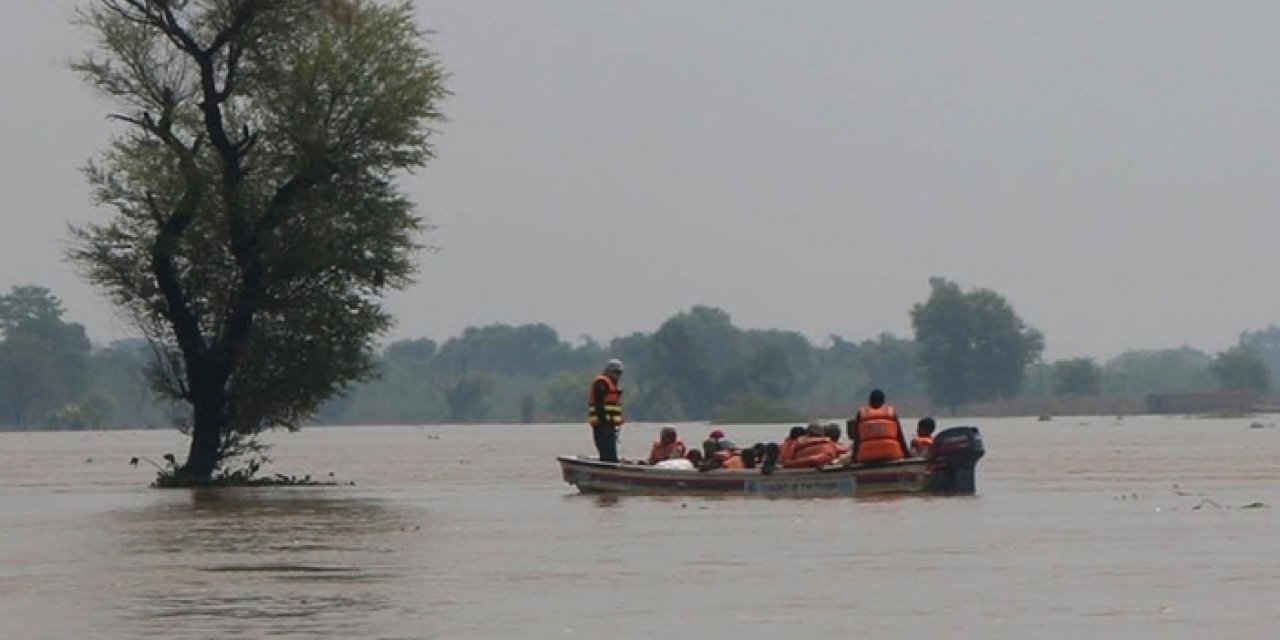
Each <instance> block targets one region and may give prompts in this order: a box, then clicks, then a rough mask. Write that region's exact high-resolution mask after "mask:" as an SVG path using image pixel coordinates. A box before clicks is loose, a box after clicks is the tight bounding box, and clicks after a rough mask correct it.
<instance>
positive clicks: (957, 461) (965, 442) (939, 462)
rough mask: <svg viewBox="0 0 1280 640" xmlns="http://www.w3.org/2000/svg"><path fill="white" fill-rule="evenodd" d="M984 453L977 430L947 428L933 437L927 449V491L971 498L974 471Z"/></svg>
mask: <svg viewBox="0 0 1280 640" xmlns="http://www.w3.org/2000/svg"><path fill="white" fill-rule="evenodd" d="M984 453H986V449H984V448H983V446H982V434H980V433H978V428H977V427H950V428H948V429H943V430H942V432H941V433H939V434H938V435H936V436H934V438H933V448H931V449H930V450H929V466H930V468H931V469H932V473H930V475H929V490H930V491H931V492H933V493H953V494H957V493H958V494H964V495H973V494H974V493H975V492H976V491H977V489H978V484H977V481H976V479H975V478H974V468H975V467H977V466H978V460H979V459H980V458H982V455H983V454H984Z"/></svg>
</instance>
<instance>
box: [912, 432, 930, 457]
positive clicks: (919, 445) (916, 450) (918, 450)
mask: <svg viewBox="0 0 1280 640" xmlns="http://www.w3.org/2000/svg"><path fill="white" fill-rule="evenodd" d="M932 448H933V436H916V437H914V438H912V439H911V455H913V456H915V457H917V458H928V457H929V450H930V449H932Z"/></svg>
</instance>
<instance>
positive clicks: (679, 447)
mask: <svg viewBox="0 0 1280 640" xmlns="http://www.w3.org/2000/svg"><path fill="white" fill-rule="evenodd" d="M684 454H685V448H684V441H683V440H681V439H679V438H676V441H675V442H672V443H671V444H663V443H662V441H661V440H656V441H654V443H653V447H651V448H650V449H649V464H654V463H657V462H659V461H662V460H672V459H675V458H683V457H684Z"/></svg>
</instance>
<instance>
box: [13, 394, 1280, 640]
mask: <svg viewBox="0 0 1280 640" xmlns="http://www.w3.org/2000/svg"><path fill="white" fill-rule="evenodd" d="M941 422H942V424H943V426H945V425H950V424H959V423H961V422H964V423H970V424H977V425H978V426H979V427H981V428H982V432H983V436H984V439H985V441H986V446H987V457H986V458H985V459H984V460H983V461H982V463H981V464H980V465H979V468H978V480H979V495H978V496H976V497H973V498H922V497H901V498H891V499H877V500H862V501H859V500H852V499H847V498H846V499H823V500H802V499H777V500H767V499H758V498H661V497H623V498H612V499H611V498H602V497H593V496H582V495H578V494H576V493H575V492H574V490H573V488H572V487H570V486H568V485H566V484H564V483H563V482H562V480H561V479H560V475H559V470H558V468H557V466H556V463H555V460H554V456H555V455H556V454H560V453H587V452H589V451H590V450H591V443H590V435H589V432H588V430H587V428H586V427H585V426H581V425H546V426H466V427H462V426H451V427H376V428H374V427H360V428H346V427H342V428H338V427H328V428H310V429H306V430H303V431H302V432H300V433H296V434H279V435H275V436H272V438H271V441H272V442H274V443H275V447H274V449H273V450H272V451H271V455H272V457H273V458H275V460H276V463H275V464H273V465H271V466H270V467H268V469H267V470H268V471H269V472H272V473H275V472H279V473H285V474H290V475H303V474H311V475H313V476H315V477H320V478H324V479H332V480H334V481H336V482H340V483H342V484H340V485H337V486H326V487H292V488H283V487H282V488H257V489H236V490H219V491H190V490H158V489H150V488H148V487H147V484H148V482H149V481H150V480H151V478H152V476H153V474H152V471H153V469H151V468H150V467H148V466H147V465H146V464H145V463H143V465H141V466H139V467H137V468H134V467H130V466H129V465H128V460H129V458H130V457H132V456H135V455H145V456H147V457H149V458H152V459H154V460H157V461H159V460H160V456H161V455H163V454H164V453H165V452H170V451H171V452H173V453H176V454H179V455H180V456H181V454H183V453H184V452H185V446H186V440H185V439H184V438H183V437H182V436H181V435H180V434H177V433H176V432H169V431H123V432H91V433H5V434H0V508H2V509H3V510H2V511H0V638H5V639H27V638H51V639H52V638H58V639H61V638H94V639H117V638H121V639H123V638H142V637H147V638H215V637H237V638H387V639H392V638H395V639H400V638H522V639H538V638H610V639H621V638H665V637H668V636H672V635H674V634H680V635H695V636H696V637H707V638H728V637H735V638H777V637H796V636H806V637H811V638H817V637H828V636H831V635H834V634H840V635H841V636H842V637H858V638H919V637H933V638H1039V639H1045V638H1063V639H1066V638H1070V639H1078V638H1096V639H1102V638H1130V639H1136V638H1151V639H1160V640H1169V639H1174V638H1207V637H1216V638H1267V637H1273V634H1274V633H1275V630H1276V629H1277V628H1280V607H1277V606H1276V604H1275V603H1276V602H1277V600H1278V599H1280V572H1278V571H1277V570H1276V561H1275V556H1273V555H1272V554H1273V553H1275V550H1276V535H1277V533H1278V532H1280V511H1278V509H1280V491H1278V490H1280V481H1278V479H1277V460H1280V428H1276V426H1275V425H1277V424H1280V416H1252V417H1247V418H1237V419H1218V420H1200V419H1189V418H1164V417H1146V416H1141V417H1125V418H1123V419H1117V418H1116V417H1114V416H1109V417H1092V418H1058V419H1055V420H1053V421H1050V422H1037V421H1036V420H1034V419H1000V420H981V421H945V420H944V421H941ZM707 430H708V429H707V426H706V425H681V432H682V435H684V437H685V438H686V440H687V441H697V440H700V439H701V438H702V437H703V436H704V435H705V433H706V431H707ZM726 431H728V433H729V436H730V437H731V438H734V439H735V440H737V441H738V442H752V441H755V440H764V439H777V438H779V437H781V436H782V435H783V434H785V431H786V426H785V425H782V426H751V427H736V426H729V427H727V428H726ZM656 432H657V425H631V426H628V427H627V429H626V433H625V434H624V437H623V442H622V451H623V454H624V455H631V456H640V455H642V454H643V453H645V452H646V451H647V449H648V443H649V442H650V441H651V440H652V439H653V437H654V436H655V435H656ZM329 474H332V476H330V475H329ZM351 483H354V484H351ZM1258 503H1261V504H1258Z"/></svg>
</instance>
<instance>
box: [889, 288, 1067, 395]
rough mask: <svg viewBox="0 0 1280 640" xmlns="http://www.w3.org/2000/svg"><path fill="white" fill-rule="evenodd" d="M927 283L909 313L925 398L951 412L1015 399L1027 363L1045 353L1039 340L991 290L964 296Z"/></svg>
mask: <svg viewBox="0 0 1280 640" xmlns="http://www.w3.org/2000/svg"><path fill="white" fill-rule="evenodd" d="M929 284H930V286H931V288H932V292H931V293H930V295H929V299H928V300H927V301H926V302H924V303H921V304H917V305H915V306H914V307H913V308H912V309H911V324H912V326H913V327H914V328H915V332H916V344H917V348H918V349H919V351H918V352H917V353H918V354H919V355H918V362H919V365H920V368H921V370H922V373H923V376H922V377H923V379H924V382H925V387H926V389H927V391H928V393H929V398H930V399H931V400H932V401H933V402H934V403H935V404H938V405H940V406H943V407H947V408H950V409H951V410H953V411H954V410H955V409H956V408H957V407H960V406H962V405H964V404H968V403H970V402H980V401H985V400H997V399H1007V398H1013V397H1015V396H1017V395H1018V393H1019V391H1020V390H1021V387H1022V378H1023V374H1024V372H1025V370H1026V367H1027V365H1028V364H1030V363H1032V362H1034V361H1035V360H1036V359H1037V358H1039V357H1040V353H1041V352H1042V351H1043V350H1044V337H1043V336H1042V335H1041V334H1040V332H1039V331H1037V330H1035V329H1033V328H1030V327H1027V326H1026V325H1025V324H1023V322H1022V319H1021V318H1019V317H1018V314H1017V313H1015V312H1014V310H1013V307H1012V306H1010V305H1009V303H1008V302H1007V301H1006V300H1005V299H1004V298H1003V297H1002V296H1001V295H1000V294H998V293H996V292H994V291H991V290H989V289H976V290H974V291H971V292H969V293H965V292H963V291H961V290H960V287H959V285H956V284H955V283H952V282H950V281H948V280H945V279H942V278H933V279H931V280H930V281H929Z"/></svg>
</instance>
